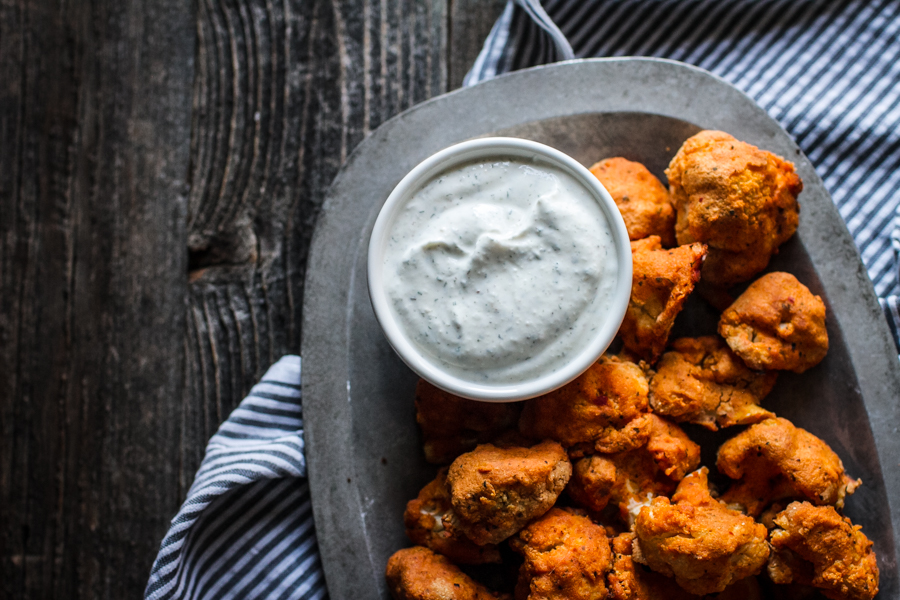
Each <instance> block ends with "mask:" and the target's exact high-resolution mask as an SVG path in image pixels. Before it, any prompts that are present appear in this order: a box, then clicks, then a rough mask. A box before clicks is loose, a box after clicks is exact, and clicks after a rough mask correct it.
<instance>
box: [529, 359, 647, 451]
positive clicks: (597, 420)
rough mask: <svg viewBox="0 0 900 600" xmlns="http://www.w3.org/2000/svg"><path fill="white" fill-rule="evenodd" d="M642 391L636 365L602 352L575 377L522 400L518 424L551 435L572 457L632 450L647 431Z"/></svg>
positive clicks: (538, 434)
mask: <svg viewBox="0 0 900 600" xmlns="http://www.w3.org/2000/svg"><path fill="white" fill-rule="evenodd" d="M647 393H648V385H647V377H646V376H645V375H644V372H643V370H642V369H641V368H640V367H639V366H637V365H636V364H634V363H632V362H628V361H626V360H622V359H619V358H617V357H615V356H603V357H601V358H600V360H599V361H597V362H596V363H595V364H594V365H592V366H591V367H590V368H589V369H588V370H587V371H585V372H584V373H583V374H582V375H581V376H580V377H578V378H577V379H576V380H575V381H573V382H571V383H569V384H567V385H564V386H563V387H561V388H559V389H558V390H555V391H553V392H550V393H549V394H545V395H543V396H540V397H538V398H534V399H532V400H529V401H527V402H526V403H525V408H524V410H523V411H522V417H521V419H520V420H519V430H520V431H521V432H522V433H523V434H525V435H526V436H529V437H531V438H533V439H545V438H550V439H552V440H556V441H558V442H559V443H560V444H562V445H563V446H565V447H566V448H569V450H570V453H571V455H572V456H573V457H579V456H583V455H585V454H590V453H592V452H594V451H597V452H607V453H612V452H623V451H625V450H631V449H632V448H637V447H639V446H643V445H644V444H645V443H647V439H648V438H649V437H650V425H651V424H650V420H649V418H648V416H647V415H648V408H649V404H648V401H647Z"/></svg>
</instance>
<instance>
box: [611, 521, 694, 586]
mask: <svg viewBox="0 0 900 600" xmlns="http://www.w3.org/2000/svg"><path fill="white" fill-rule="evenodd" d="M611 541H612V550H613V565H612V570H611V571H610V572H609V576H608V578H607V581H608V583H609V598H610V600H697V596H695V595H694V594H691V593H688V592H686V591H685V590H683V589H681V588H680V587H678V586H677V585H672V579H671V578H670V577H666V576H665V575H660V574H659V573H656V572H654V571H650V570H647V569H646V568H645V567H644V566H643V565H640V564H637V563H635V562H634V559H633V558H632V546H633V544H634V534H633V533H622V534H619V535H618V536H616V537H614V538H613V539H612V540H611Z"/></svg>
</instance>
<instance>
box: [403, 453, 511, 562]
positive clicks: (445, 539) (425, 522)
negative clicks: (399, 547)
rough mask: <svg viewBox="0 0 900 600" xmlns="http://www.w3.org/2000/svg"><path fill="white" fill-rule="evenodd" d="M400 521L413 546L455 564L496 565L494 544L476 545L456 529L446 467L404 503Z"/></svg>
mask: <svg viewBox="0 0 900 600" xmlns="http://www.w3.org/2000/svg"><path fill="white" fill-rule="evenodd" d="M403 522H404V524H405V525H406V535H407V537H409V539H410V540H411V541H412V542H413V543H414V544H417V545H419V546H426V547H428V548H430V549H431V550H434V551H435V552H437V553H438V554H443V555H444V556H446V557H447V558H449V559H450V560H452V561H453V562H454V563H456V564H460V565H479V564H483V563H499V562H500V550H499V549H498V548H497V546H496V545H495V544H487V545H485V546H479V545H478V544H476V543H475V542H473V541H472V540H470V539H469V538H467V537H466V535H465V534H464V533H463V532H462V531H461V530H460V528H459V523H458V522H457V519H456V515H455V514H454V513H453V506H452V505H451V503H450V487H449V486H448V485H447V469H446V468H444V469H441V470H440V471H439V472H438V475H437V477H436V478H435V479H434V481H432V482H431V483H429V484H428V485H426V486H425V487H423V488H422V491H420V492H419V497H418V498H416V499H414V500H410V501H409V502H408V503H407V505H406V512H405V513H404V514H403Z"/></svg>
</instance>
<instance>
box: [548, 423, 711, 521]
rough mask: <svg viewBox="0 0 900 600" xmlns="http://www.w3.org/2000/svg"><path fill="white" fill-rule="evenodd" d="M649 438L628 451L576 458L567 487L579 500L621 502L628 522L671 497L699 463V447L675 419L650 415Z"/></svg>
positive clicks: (589, 504)
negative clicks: (657, 501)
mask: <svg viewBox="0 0 900 600" xmlns="http://www.w3.org/2000/svg"><path fill="white" fill-rule="evenodd" d="M650 420H651V425H652V426H651V433H650V439H649V441H648V442H647V444H646V445H644V446H642V447H640V448H638V449H636V450H630V451H628V452H620V453H618V454H610V455H602V454H594V455H593V456H588V457H585V458H582V459H580V460H579V461H577V462H576V463H575V465H574V467H573V469H572V479H570V480H569V485H568V487H567V488H566V490H567V491H568V492H569V496H570V497H571V498H572V499H573V500H574V501H575V502H576V503H578V504H579V505H581V506H583V507H585V508H587V509H589V510H592V511H595V512H599V511H602V510H603V509H604V508H606V506H607V505H608V504H612V505H614V506H618V508H619V516H620V517H621V519H622V521H624V522H625V523H628V524H629V525H630V524H631V523H632V521H633V520H634V516H636V514H637V512H638V511H639V510H640V508H641V507H642V506H645V505H646V504H647V503H649V502H650V500H652V499H653V498H655V497H656V496H667V495H669V494H671V493H672V492H673V491H674V490H675V486H676V485H677V484H678V482H679V481H680V480H681V479H682V478H683V477H684V476H685V474H686V473H688V472H690V471H693V470H694V469H696V468H697V466H698V465H699V464H700V446H698V445H697V444H695V443H694V442H692V441H691V439H690V438H689V437H688V436H687V434H685V433H684V431H682V430H681V428H680V427H678V426H677V425H675V424H674V423H669V422H667V421H665V420H664V419H661V418H660V417H657V416H656V415H651V417H650Z"/></svg>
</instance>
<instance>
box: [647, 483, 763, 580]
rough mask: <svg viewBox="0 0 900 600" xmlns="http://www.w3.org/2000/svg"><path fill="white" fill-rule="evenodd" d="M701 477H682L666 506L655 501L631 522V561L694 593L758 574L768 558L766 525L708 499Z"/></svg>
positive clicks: (706, 488) (711, 498) (708, 495)
mask: <svg viewBox="0 0 900 600" xmlns="http://www.w3.org/2000/svg"><path fill="white" fill-rule="evenodd" d="M706 474H707V470H706V468H705V467H704V468H702V469H700V470H699V471H695V472H694V473H691V474H690V475H688V476H687V477H685V478H684V479H683V480H682V482H681V483H680V484H679V485H678V489H677V490H676V492H675V494H674V495H673V496H672V501H671V502H670V501H669V499H668V498H655V499H654V500H653V502H651V503H650V506H645V507H644V508H642V509H641V512H640V513H639V514H638V517H637V520H636V521H635V524H634V533H635V541H634V546H633V550H634V560H635V561H637V562H641V563H643V564H646V565H648V566H649V567H650V568H651V569H653V570H654V571H656V572H658V573H662V574H663V575H668V576H673V577H675V581H676V582H677V583H678V585H680V586H681V587H682V588H684V589H685V590H687V591H688V592H691V593H692V594H698V595H702V594H711V593H714V592H721V591H723V590H724V589H725V588H726V587H728V586H729V585H730V584H732V583H734V582H736V581H738V580H740V579H743V578H745V577H749V576H751V575H755V574H757V573H759V572H760V570H761V569H762V568H763V566H764V565H765V564H766V559H768V557H769V546H768V544H767V543H766V528H765V526H764V525H761V524H759V523H756V522H754V521H753V519H752V518H750V517H748V516H746V515H742V514H741V513H739V512H737V511H734V510H731V509H729V508H728V507H726V506H725V505H724V504H722V503H721V502H719V501H718V500H716V499H714V498H713V497H712V496H710V494H709V487H708V484H707V478H706Z"/></svg>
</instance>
